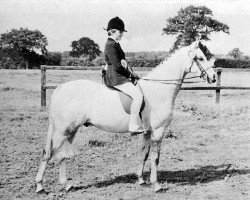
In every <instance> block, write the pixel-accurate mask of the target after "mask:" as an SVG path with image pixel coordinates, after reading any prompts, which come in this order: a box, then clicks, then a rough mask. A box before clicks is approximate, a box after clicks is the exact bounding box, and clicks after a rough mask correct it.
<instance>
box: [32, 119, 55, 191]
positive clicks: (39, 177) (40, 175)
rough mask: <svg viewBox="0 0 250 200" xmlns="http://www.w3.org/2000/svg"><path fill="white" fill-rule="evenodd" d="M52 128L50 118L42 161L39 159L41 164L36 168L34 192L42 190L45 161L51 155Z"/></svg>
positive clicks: (46, 161)
mask: <svg viewBox="0 0 250 200" xmlns="http://www.w3.org/2000/svg"><path fill="white" fill-rule="evenodd" d="M54 129H55V128H54V122H53V120H52V119H50V123H49V129H48V134H47V143H46V148H45V150H43V155H42V156H43V157H42V161H41V164H40V167H39V169H38V172H37V176H36V186H37V188H36V192H37V193H38V192H40V191H43V185H42V181H43V175H44V172H45V169H46V166H47V163H48V161H49V159H50V158H51V156H52V154H51V146H52V136H53V133H54Z"/></svg>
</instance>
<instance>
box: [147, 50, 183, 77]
mask: <svg viewBox="0 0 250 200" xmlns="http://www.w3.org/2000/svg"><path fill="white" fill-rule="evenodd" d="M185 58H186V55H185V49H184V50H182V51H178V52H177V53H175V54H174V55H172V56H171V57H170V58H168V60H166V61H163V62H162V63H161V64H160V65H158V66H157V67H156V68H155V69H153V70H152V71H151V72H149V73H148V74H147V75H146V76H145V77H144V78H147V79H157V80H159V79H160V80H180V79H182V78H183V76H184V75H185V74H184V71H185V70H184V67H185V66H184V65H185V64H188V63H187V62H185V61H184V60H185Z"/></svg>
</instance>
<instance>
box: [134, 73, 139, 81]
mask: <svg viewBox="0 0 250 200" xmlns="http://www.w3.org/2000/svg"><path fill="white" fill-rule="evenodd" d="M132 79H136V80H138V79H140V77H139V76H138V75H137V74H135V73H133V74H132Z"/></svg>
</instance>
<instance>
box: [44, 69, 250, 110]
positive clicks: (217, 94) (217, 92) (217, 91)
mask: <svg viewBox="0 0 250 200" xmlns="http://www.w3.org/2000/svg"><path fill="white" fill-rule="evenodd" d="M46 69H60V70H89V69H91V70H100V68H97V67H81V68H80V67H72V66H46V65H42V66H41V106H42V107H45V106H46V90H47V89H55V88H56V87H57V86H55V85H46ZM215 71H216V73H217V81H216V86H208V87H196V86H192V87H181V90H215V102H216V103H220V92H221V90H250V87H241V86H222V85H221V73H222V71H223V69H222V68H215Z"/></svg>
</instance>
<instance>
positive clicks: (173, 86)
mask: <svg viewBox="0 0 250 200" xmlns="http://www.w3.org/2000/svg"><path fill="white" fill-rule="evenodd" d="M213 62H214V60H213V61H208V60H207V59H206V57H205V55H204V54H203V52H202V51H201V49H200V48H199V46H198V42H197V41H196V42H194V43H193V44H191V45H190V46H188V47H183V48H182V49H181V50H179V51H177V52H176V53H174V54H173V55H172V56H171V57H170V58H168V60H167V61H163V62H162V63H161V64H159V65H158V66H157V67H156V68H155V69H154V70H152V71H151V72H150V73H148V75H146V76H145V77H143V78H141V79H140V80H139V81H138V84H139V85H140V87H141V89H142V91H143V94H144V101H145V106H144V109H143V110H142V113H141V116H142V121H143V124H144V126H145V127H150V131H149V132H148V133H145V134H143V136H142V137H143V144H142V147H141V151H140V154H141V164H140V166H139V169H138V173H137V175H138V179H139V184H143V183H145V181H144V180H143V168H144V164H145V161H146V160H147V158H148V155H149V151H150V149H151V175H150V182H151V183H152V184H153V186H154V190H155V191H159V190H161V189H162V187H161V186H160V184H159V183H158V181H157V165H158V163H159V155H160V146H161V141H162V138H163V134H164V131H165V129H166V127H167V126H168V125H169V124H170V122H171V120H172V113H173V109H174V102H175V98H176V96H177V94H178V91H179V90H180V87H181V83H182V82H183V80H184V78H185V75H186V74H187V73H189V72H196V73H199V76H200V77H202V78H204V79H205V80H206V81H207V82H208V83H211V82H215V72H214V70H213V68H212V66H213ZM197 75H198V74H197ZM128 122H129V114H128V113H127V112H125V110H124V108H123V106H122V104H121V100H120V97H119V92H118V91H116V90H111V89H109V88H107V87H106V86H104V85H102V84H99V83H96V82H93V81H89V80H76V81H70V82H67V83H64V84H62V85H61V86H59V87H57V88H56V90H55V91H54V92H53V95H52V97H51V107H50V116H49V128H48V135H47V143H46V147H45V151H44V153H43V158H42V161H41V165H40V167H39V170H38V173H37V176H36V185H37V188H36V192H40V191H43V185H42V180H43V175H44V172H45V169H46V166H47V163H48V161H49V159H50V158H51V157H52V155H53V154H54V153H55V152H56V151H57V156H58V158H59V160H60V163H59V182H60V183H61V184H64V185H65V186H66V190H68V189H70V188H71V187H72V186H71V185H70V184H69V183H68V182H67V177H66V161H65V159H66V158H69V157H71V156H73V150H72V146H71V143H72V141H73V139H74V136H75V134H76V132H77V130H78V128H79V127H80V126H82V125H85V126H88V125H93V126H95V127H97V128H99V129H101V130H104V131H109V132H117V133H126V132H128ZM59 148H60V149H59ZM58 149H59V150H60V151H58Z"/></svg>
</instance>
